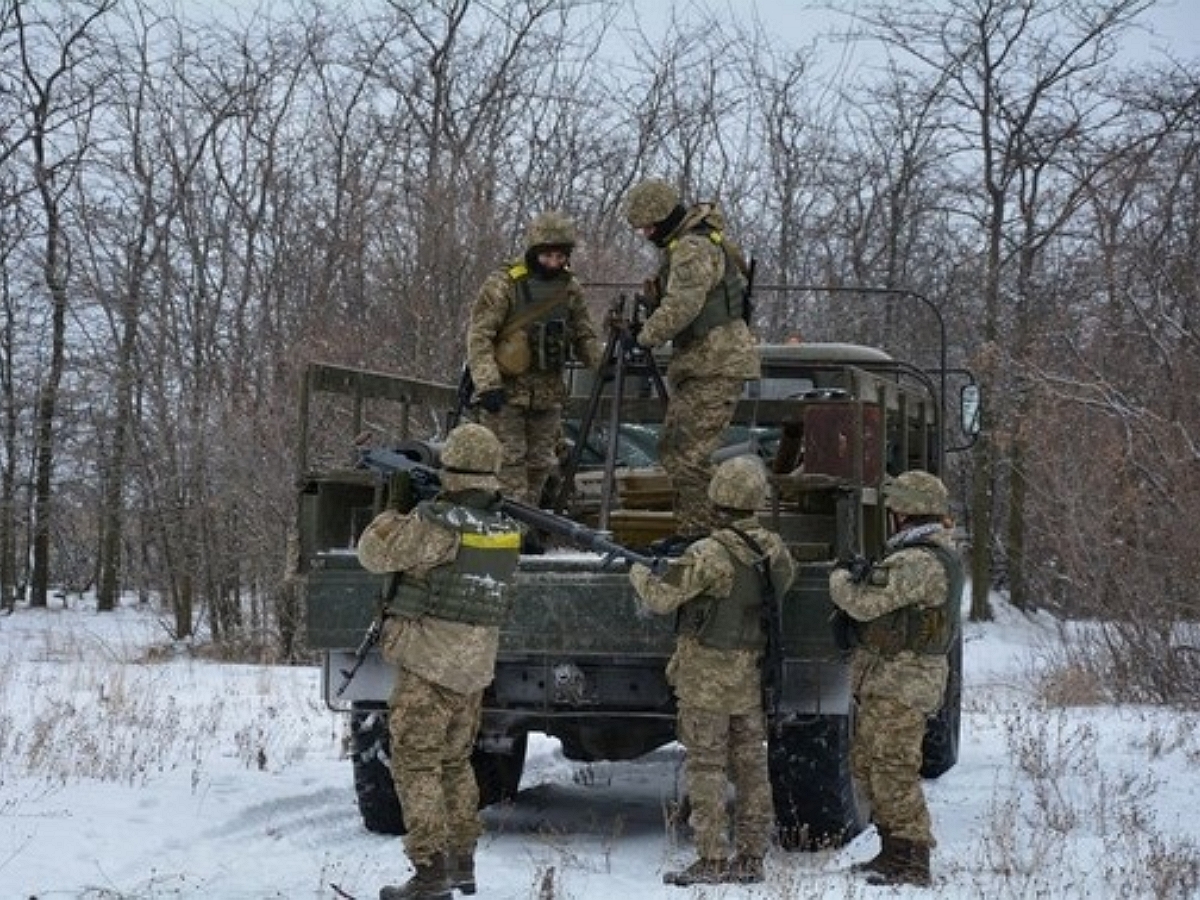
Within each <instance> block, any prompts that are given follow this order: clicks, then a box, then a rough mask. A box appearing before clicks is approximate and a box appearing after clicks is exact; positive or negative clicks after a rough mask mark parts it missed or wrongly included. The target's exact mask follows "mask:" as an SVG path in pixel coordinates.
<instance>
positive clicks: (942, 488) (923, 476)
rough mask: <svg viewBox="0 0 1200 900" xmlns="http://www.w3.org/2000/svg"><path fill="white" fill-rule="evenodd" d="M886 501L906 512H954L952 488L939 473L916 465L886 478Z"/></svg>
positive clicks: (925, 513)
mask: <svg viewBox="0 0 1200 900" xmlns="http://www.w3.org/2000/svg"><path fill="white" fill-rule="evenodd" d="M883 502H884V503H885V504H886V505H887V508H888V509H890V510H892V511H893V512H897V513H900V514H901V515H905V516H944V515H947V514H948V513H949V512H950V492H949V491H948V490H946V485H944V484H942V480H941V479H940V478H938V477H937V476H936V475H931V474H929V473H928V472H924V471H922V470H920V469H912V470H911V471H908V472H905V473H903V474H902V475H898V476H896V477H895V478H887V479H885V480H884V482H883Z"/></svg>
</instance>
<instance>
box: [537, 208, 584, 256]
mask: <svg viewBox="0 0 1200 900" xmlns="http://www.w3.org/2000/svg"><path fill="white" fill-rule="evenodd" d="M525 246H526V247H527V248H528V249H530V250H532V249H533V248H534V247H566V248H567V249H568V250H571V249H573V248H574V247H575V223H574V222H572V221H571V220H570V218H569V217H567V216H565V215H563V214H562V213H560V212H555V211H553V210H551V211H550V212H544V213H542V214H541V215H539V216H537V217H536V218H534V220H533V221H532V222H530V223H529V228H528V229H527V230H526V232H525Z"/></svg>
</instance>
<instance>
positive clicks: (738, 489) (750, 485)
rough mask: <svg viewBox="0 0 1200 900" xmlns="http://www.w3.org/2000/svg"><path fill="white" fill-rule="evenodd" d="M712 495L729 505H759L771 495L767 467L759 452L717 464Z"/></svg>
mask: <svg viewBox="0 0 1200 900" xmlns="http://www.w3.org/2000/svg"><path fill="white" fill-rule="evenodd" d="M708 499H709V500H711V501H712V502H713V503H715V504H716V505H717V506H721V507H724V508H726V509H744V510H750V509H758V508H759V507H760V506H762V505H763V503H764V502H766V499H767V470H766V467H765V466H763V464H762V460H761V459H759V458H758V457H757V456H750V455H746V456H735V457H734V458H733V459H727V460H725V462H723V463H721V464H720V465H719V466H717V471H716V472H714V473H713V477H712V481H710V482H709V483H708Z"/></svg>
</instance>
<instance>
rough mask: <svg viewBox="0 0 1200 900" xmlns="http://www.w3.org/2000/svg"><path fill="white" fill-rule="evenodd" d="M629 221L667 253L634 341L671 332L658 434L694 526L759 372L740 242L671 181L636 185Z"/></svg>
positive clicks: (682, 508)
mask: <svg viewBox="0 0 1200 900" xmlns="http://www.w3.org/2000/svg"><path fill="white" fill-rule="evenodd" d="M625 217H626V219H627V220H628V222H629V224H630V226H632V227H633V228H634V229H635V230H636V231H638V232H639V233H640V234H641V235H642V236H643V237H645V238H646V239H647V240H649V241H650V242H651V243H653V244H654V245H655V246H656V247H658V248H659V249H660V250H661V251H662V253H661V260H660V265H659V269H658V272H657V274H656V276H655V277H654V278H652V279H650V280H649V281H648V282H647V284H648V287H647V297H646V298H645V300H646V303H647V305H648V306H649V308H650V309H651V310H652V311H651V312H650V315H649V316H648V317H647V319H646V321H645V323H644V324H643V325H642V328H641V330H640V331H639V332H638V334H637V342H638V344H639V345H641V346H642V347H647V348H653V347H658V346H661V345H663V344H666V343H667V342H668V341H670V342H671V344H672V348H673V352H672V356H671V362H670V365H669V367H668V369H667V378H668V381H669V382H670V388H671V393H670V402H669V404H668V408H667V413H666V417H665V420H664V422H663V427H662V431H661V432H660V435H659V460H660V461H661V462H662V464H663V467H664V468H665V469H666V470H667V473H668V474H669V475H670V476H671V481H672V483H673V486H674V489H675V491H676V493H677V495H678V496H677V502H676V509H677V514H678V517H679V530H680V533H681V534H682V535H685V536H690V535H695V534H699V533H703V531H704V530H705V529H706V528H707V527H708V526H709V525H710V524H711V521H710V518H711V514H710V512H709V508H708V505H707V504H706V502H705V494H704V492H705V489H706V487H707V485H708V481H709V478H710V477H711V475H712V461H711V455H712V452H713V450H715V449H716V448H717V446H718V444H719V443H720V439H721V435H722V433H723V432H724V431H725V429H726V428H727V427H728V426H729V422H730V420H731V418H732V417H733V410H734V406H735V405H736V403H737V400H738V397H740V396H741V393H742V387H743V383H744V382H745V381H746V380H747V379H754V378H758V377H759V376H760V374H761V373H760V368H759V361H758V353H757V351H756V348H755V342H754V337H753V336H752V334H751V333H750V327H749V325H748V324H747V322H748V320H749V317H750V316H749V309H748V307H747V304H748V302H749V301H748V299H747V280H746V279H747V275H748V270H747V268H746V264H745V260H744V259H743V257H742V253H741V251H740V250H739V249H738V248H737V246H736V245H735V244H734V243H733V242H732V241H731V240H730V239H729V238H728V236H726V234H725V221H724V217H723V216H722V214H721V211H720V209H719V208H718V207H717V206H716V204H712V203H699V204H695V205H693V206H690V207H686V206H684V205H683V201H682V199H681V197H680V195H679V192H678V191H677V190H676V189H675V188H674V187H673V186H672V185H671V184H669V183H667V182H666V181H662V180H660V179H650V180H648V181H643V182H641V183H640V184H637V185H635V186H634V187H633V188H632V189H631V190H630V192H629V195H628V197H627V198H626V201H625Z"/></svg>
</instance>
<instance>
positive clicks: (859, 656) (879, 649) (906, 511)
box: [829, 469, 963, 887]
mask: <svg viewBox="0 0 1200 900" xmlns="http://www.w3.org/2000/svg"><path fill="white" fill-rule="evenodd" d="M883 496H884V503H885V504H886V505H887V508H888V510H889V511H890V514H891V517H892V530H893V532H894V533H893V535H892V537H891V538H890V539H889V540H888V542H887V547H886V551H885V553H884V556H883V559H881V560H880V561H879V562H878V563H876V564H874V565H873V566H870V565H861V566H851V567H850V568H846V567H844V566H839V567H837V568H835V569H834V571H833V573H832V574H831V575H830V576H829V590H830V594H831V596H832V598H833V602H834V603H835V604H836V605H837V606H838V607H839V608H840V609H841V610H843V611H844V612H845V613H846V614H847V615H848V616H849V617H850V619H851V621H852V625H851V629H850V630H851V634H852V642H853V643H854V645H855V650H854V657H853V663H852V677H853V683H854V692H855V699H856V700H857V703H858V730H857V733H856V735H855V740H854V747H853V748H852V750H851V766H852V767H853V771H854V775H855V777H856V778H857V779H858V781H859V784H861V785H862V786H863V788H864V789H865V790H866V794H867V797H868V799H869V800H870V802H871V805H872V808H873V817H874V820H875V825H876V829H877V830H878V832H879V838H880V842H881V844H882V848H881V850H880V852H879V854H878V855H877V856H876V857H875V858H874V859H872V860H870V861H869V862H866V863H862V864H860V865H859V866H856V869H857V870H859V871H865V872H867V873H869V875H868V877H869V880H870V881H871V883H872V884H913V885H919V886H924V887H928V886H929V885H930V884H931V883H932V880H931V876H930V870H929V851H930V848H931V847H933V845H934V839H933V830H932V826H931V824H930V819H929V810H928V808H927V807H926V805H925V797H924V794H923V793H922V791H921V759H922V744H923V742H924V738H925V724H926V720H927V719H928V718H929V717H930V716H932V715H934V714H935V713H936V712H937V711H938V709H939V707H940V706H941V704H942V696H943V694H944V693H945V689H946V678H947V674H948V671H949V663H948V660H947V654H948V653H949V650H950V646H951V643H952V641H953V639H954V633H955V629H956V623H957V621H958V616H957V612H958V606H957V604H958V603H959V602H960V600H959V598H960V596H961V594H962V588H963V569H962V563H961V561H960V560H959V558H958V555H957V553H956V552H955V550H954V548H953V544H952V541H951V535H950V531H949V519H948V513H949V502H948V493H947V491H946V486H945V485H944V484H942V482H941V480H940V479H938V478H937V477H936V476H934V475H931V474H929V473H928V472H922V471H920V470H915V469H914V470H912V471H909V472H905V473H904V474H902V475H900V476H898V477H897V478H894V479H888V480H887V481H886V482H885V483H884V487H883Z"/></svg>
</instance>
